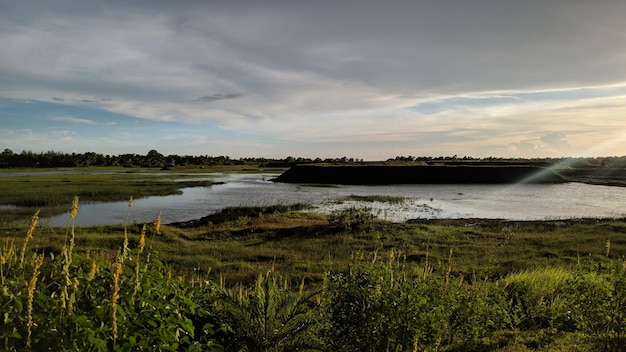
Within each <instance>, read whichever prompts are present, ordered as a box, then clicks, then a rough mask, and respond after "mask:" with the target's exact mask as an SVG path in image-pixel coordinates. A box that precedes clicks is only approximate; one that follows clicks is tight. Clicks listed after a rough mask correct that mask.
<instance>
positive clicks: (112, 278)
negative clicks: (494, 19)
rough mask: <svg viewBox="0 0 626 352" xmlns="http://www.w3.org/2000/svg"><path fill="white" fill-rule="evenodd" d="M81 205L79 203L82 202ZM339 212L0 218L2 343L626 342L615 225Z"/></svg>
mask: <svg viewBox="0 0 626 352" xmlns="http://www.w3.org/2000/svg"><path fill="white" fill-rule="evenodd" d="M71 209H76V212H77V213H78V214H79V213H80V210H79V209H78V202H77V200H76V203H75V204H73V205H72V207H71ZM129 209H130V208H129ZM70 213H74V212H72V211H71V212H70ZM155 215H156V214H155ZM74 216H75V215H74ZM329 220H330V217H328V216H325V215H321V214H312V213H303V212H300V211H297V210H294V209H291V208H289V207H284V208H272V209H270V208H263V209H245V208H242V209H229V210H228V211H225V212H224V213H223V214H216V215H215V216H214V217H212V218H211V220H210V221H209V220H207V221H205V222H198V223H194V226H188V225H189V224H187V226H171V225H164V224H161V222H160V216H158V215H157V216H156V217H155V221H154V222H152V223H148V224H124V225H118V226H101V227H82V228H76V229H74V227H73V226H72V225H71V223H70V225H69V227H68V228H54V227H47V226H43V227H42V226H40V224H37V223H35V224H34V225H33V224H32V223H31V224H25V225H24V226H8V227H6V226H5V227H2V228H1V229H0V230H1V232H0V235H1V237H3V238H2V243H3V246H2V248H0V250H1V252H0V259H1V260H0V268H1V270H0V276H2V294H0V305H1V306H2V307H3V308H4V310H3V313H4V316H3V318H4V319H3V320H2V321H1V322H0V344H1V345H2V349H3V350H7V351H16V350H24V349H25V348H26V347H27V345H29V344H30V346H31V350H39V349H42V348H44V347H45V348H52V349H56V350H63V349H68V348H70V347H68V346H70V344H73V345H72V346H73V347H71V348H73V349H76V348H78V349H90V350H98V351H107V350H133V349H135V350H137V349H149V348H150V346H161V347H162V348H161V349H162V350H167V349H170V350H180V349H187V348H189V349H191V347H194V348H195V347H196V346H202V348H204V350H210V349H211V348H213V347H212V346H215V342H216V341H217V340H220V341H221V342H222V343H223V344H224V345H228V346H243V345H245V341H248V350H252V349H253V348H252V347H254V346H257V347H259V348H258V350H260V351H261V350H262V351H286V350H289V346H291V347H294V348H295V347H298V346H299V347H303V346H308V347H316V348H317V347H320V346H322V347H323V348H325V349H326V350H329V349H330V350H336V351H347V350H355V348H356V347H355V346H361V347H359V350H364V351H372V350H394V351H395V350H398V351H407V350H408V351H412V350H420V351H502V350H506V351H514V350H541V351H564V350H572V351H575V350H577V349H576V348H579V347H576V346H587V347H589V346H591V347H594V348H599V349H600V350H607V351H620V350H622V347H621V346H623V345H624V344H623V343H624V342H625V341H626V340H625V338H624V336H626V329H624V328H623V326H626V314H624V313H623V312H624V311H626V310H625V309H626V307H624V304H623V302H626V300H624V299H623V298H624V297H626V289H624V288H625V287H626V285H625V284H624V282H626V274H625V271H624V263H623V261H622V260H621V259H619V258H623V257H625V256H626V225H624V223H623V222H621V221H615V220H608V219H605V220H597V221H566V222H559V223H558V224H556V223H552V222H523V223H522V222H506V221H487V220H476V219H474V220H454V221H449V220H448V221H443V220H441V221H414V222H411V223H402V224H396V223H390V222H387V221H382V220H378V219H370V220H371V221H369V222H368V224H367V228H366V231H364V229H363V228H356V227H350V228H344V227H339V226H333V225H332V224H330V223H329ZM25 233H26V234H27V236H24V234H25ZM72 239H73V240H72ZM607 239H610V253H609V254H610V255H609V256H607V245H606V244H607ZM72 243H73V244H72ZM125 243H126V244H125ZM22 248H26V249H25V250H22ZM22 252H23V253H24V254H23V255H22ZM125 252H126V255H124V253H125ZM65 253H68V254H69V253H71V255H64V254H65ZM60 254H61V255H60ZM22 256H23V257H24V260H23V267H22V268H19V265H20V262H21V260H20V258H21V257H22ZM122 258H123V260H122ZM159 258H161V259H159ZM40 260H41V263H39V261H40ZM68 263H69V265H67V264H68ZM268 272H269V273H272V274H271V275H270V274H267V273H268ZM278 273H280V274H278ZM213 278H215V281H214V280H213ZM218 282H219V284H218ZM304 283H306V284H304ZM64 288H65V289H67V294H66V295H64V294H62V291H63V289H64ZM72 297H74V298H72ZM64 302H65V303H64ZM69 302H71V307H72V308H71V309H68V306H70V304H68V303H69ZM297 302H300V303H297ZM42 307H46V308H45V309H42ZM281 307H282V308H281ZM255 312H256V313H255ZM261 313H262V314H261ZM607 317H610V319H607ZM246 321H247V322H246ZM276 324H277V325H276ZM290 324H291V325H290ZM294 327H302V329H301V330H299V329H298V328H294ZM305 327H306V328H305ZM215 329H221V333H220V335H219V336H218V337H216V335H214V334H215V332H216V330H215ZM281 329H283V330H281ZM294 329H295V330H294ZM365 331H367V332H368V333H364V332H365ZM29 336H30V338H29ZM281 336H282V337H285V336H289V337H285V338H286V340H284V341H285V342H284V343H282V342H281V343H278V342H277V341H278V338H279V337H281ZM250 341H252V342H250ZM262 346H264V347H263V348H261V347H262ZM83 347H84V348H83ZM236 348H239V347H236ZM236 348H235V349H236ZM303 350H306V349H303ZM309 350H311V349H309ZM313 350H314V349H313ZM578 350H580V349H578Z"/></svg>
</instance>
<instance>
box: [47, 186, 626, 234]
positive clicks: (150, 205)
mask: <svg viewBox="0 0 626 352" xmlns="http://www.w3.org/2000/svg"><path fill="white" fill-rule="evenodd" d="M275 176H276V175H269V174H223V175H219V176H218V177H217V178H216V176H215V175H214V174H213V175H211V178H212V179H214V180H216V181H221V182H224V184H217V185H213V186H211V187H192V188H185V189H183V193H182V194H181V195H170V196H161V197H147V198H142V199H135V201H134V203H133V206H132V208H129V207H128V203H127V202H112V203H81V204H80V206H79V210H78V216H77V218H76V220H75V224H76V225H78V226H83V225H106V224H119V223H124V222H127V221H128V223H145V222H150V221H153V220H154V219H156V217H157V216H158V215H159V214H161V218H162V221H163V223H171V222H178V221H186V220H192V219H198V218H201V217H203V216H206V215H209V214H212V213H215V212H217V211H219V210H221V209H223V208H226V207H235V206H267V205H276V204H282V205H289V204H297V203H303V204H310V205H312V206H313V208H312V209H311V211H316V212H322V213H330V212H332V211H334V210H340V209H344V208H347V207H367V208H371V210H372V212H373V213H374V214H376V215H377V216H378V217H379V218H383V219H388V220H391V221H396V222H399V221H405V220H407V219H415V218H490V219H509V220H556V219H572V218H616V217H623V216H624V214H626V211H624V208H623V204H624V200H626V188H624V187H611V186H597V185H588V184H583V183H565V184H554V185H532V184H519V185H465V184H462V185H457V184H453V185H389V186H344V185H336V186H319V185H298V184H285V183H274V182H271V181H269V180H270V179H271V177H275ZM351 195H358V196H369V195H389V196H397V197H404V201H403V202H400V203H386V202H360V201H349V200H346V198H347V197H349V196H351ZM42 221H43V222H44V223H47V224H49V225H52V226H66V225H68V224H69V215H68V214H63V215H59V216H56V217H53V218H49V219H42Z"/></svg>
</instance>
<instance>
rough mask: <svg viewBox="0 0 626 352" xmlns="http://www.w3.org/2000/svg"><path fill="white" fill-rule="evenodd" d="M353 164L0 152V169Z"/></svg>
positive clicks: (350, 160) (346, 160)
mask: <svg viewBox="0 0 626 352" xmlns="http://www.w3.org/2000/svg"><path fill="white" fill-rule="evenodd" d="M322 162H326V163H354V162H363V159H355V158H348V157H345V156H344V157H341V158H327V159H321V158H315V159H311V158H303V157H293V156H288V157H286V158H284V159H272V158H254V157H250V158H239V159H232V158H230V157H229V156H224V155H220V156H210V155H175V154H174V155H163V154H161V153H159V152H158V151H156V150H154V149H152V150H150V151H149V152H148V153H147V154H145V155H142V154H135V153H126V154H119V155H108V154H106V155H105V154H100V153H95V152H86V153H63V152H58V151H47V152H33V151H31V150H23V151H21V152H19V153H16V152H14V151H13V150H11V149H8V148H6V149H4V151H2V153H0V168H55V167H88V166H120V167H158V168H171V167H176V166H217V165H246V164H261V165H267V166H278V167H280V166H290V165H295V164H307V163H322Z"/></svg>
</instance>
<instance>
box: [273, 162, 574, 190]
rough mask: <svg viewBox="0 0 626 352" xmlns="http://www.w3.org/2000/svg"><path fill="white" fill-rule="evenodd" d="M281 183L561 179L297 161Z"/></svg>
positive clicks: (494, 170) (532, 172) (529, 171)
mask: <svg viewBox="0 0 626 352" xmlns="http://www.w3.org/2000/svg"><path fill="white" fill-rule="evenodd" d="M275 181H277V182H285V183H321V184H344V185H387V184H465V183H480V184H492V183H563V182H567V181H566V180H565V179H564V178H563V177H561V176H560V175H558V174H557V173H555V172H553V171H551V170H549V169H544V168H540V167H534V166H505V167H498V166H421V165H420V166H382V165H361V166H337V165H333V166H320V165H298V166H294V167H292V168H290V169H289V170H287V171H285V172H284V173H283V174H282V175H280V176H279V177H277V178H276V179H275Z"/></svg>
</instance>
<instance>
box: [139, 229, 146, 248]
mask: <svg viewBox="0 0 626 352" xmlns="http://www.w3.org/2000/svg"><path fill="white" fill-rule="evenodd" d="M145 247H146V225H145V224H144V225H143V228H142V229H141V234H140V235H139V253H143V249H144V248H145Z"/></svg>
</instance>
